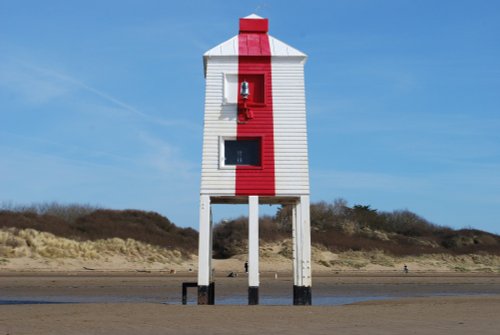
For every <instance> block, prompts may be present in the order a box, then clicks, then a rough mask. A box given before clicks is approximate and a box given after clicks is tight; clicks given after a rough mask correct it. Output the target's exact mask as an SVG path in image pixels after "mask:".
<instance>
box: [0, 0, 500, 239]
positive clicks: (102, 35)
mask: <svg viewBox="0 0 500 335" xmlns="http://www.w3.org/2000/svg"><path fill="white" fill-rule="evenodd" d="M253 12H255V13H257V14H259V15H261V16H263V17H268V18H269V20H270V33H271V35H273V36H275V37H277V38H278V39H280V40H283V41H284V42H286V43H288V44H290V45H292V46H293V47H295V48H297V49H299V50H301V51H303V52H305V53H307V54H308V56H309V59H308V62H307V64H306V96H307V108H308V126H309V146H310V148H309V149H310V171H311V192H312V193H311V197H312V201H320V200H325V201H333V200H334V199H336V198H344V199H346V200H347V201H348V202H349V204H350V205H354V204H364V205H371V207H372V208H376V209H378V210H384V211H391V210H394V209H409V210H411V211H413V212H416V213H417V214H419V215H421V216H423V217H425V218H426V219H428V220H429V221H431V222H434V223H436V224H441V225H447V226H451V227H454V228H462V227H468V226H472V227H476V228H479V229H484V230H488V231H491V232H496V233H500V37H499V36H500V35H499V34H498V32H499V31H500V2H498V1H494V0H491V1H483V0H475V1H472V0H471V1H460V0H453V1H452V0H450V1H444V0H441V1H431V0H420V1H417V0H414V1H409V0H406V1H405V0H385V1H384V0H381V1H368V0H365V1H362V0H349V1H348V0H343V1H333V0H331V1H308V2H306V1H215V0H211V1H184V2H181V1H176V2H168V1H125V0H120V1H49V0H47V1H23V0H18V1H14V0H12V1H9V0H0V202H6V203H14V204H29V203H32V202H51V201H57V202H61V203H82V204H93V205H100V206H103V207H109V208H117V209H122V208H136V209H143V210H153V211H157V212H159V213H161V214H164V215H166V216H167V217H168V218H170V219H171V220H172V221H173V222H175V223H176V224H178V225H180V226H192V227H195V228H197V226H198V201H199V186H200V163H201V146H202V128H203V107H204V106H203V103H204V78H203V65H202V54H203V53H204V52H205V51H206V50H208V49H210V48H211V47H213V46H215V45H217V44H219V43H221V42H223V41H225V40H226V39H228V38H230V37H232V36H234V35H235V34H237V30H238V18H239V17H244V16H247V15H248V14H250V13H253ZM271 210H272V209H263V212H264V213H267V212H270V211H271ZM216 211H217V212H216V214H217V217H218V218H222V217H230V216H235V215H238V214H244V211H245V209H244V208H241V207H238V206H236V207H228V206H226V207H221V208H219V209H216Z"/></svg>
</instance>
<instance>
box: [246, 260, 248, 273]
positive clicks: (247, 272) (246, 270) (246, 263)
mask: <svg viewBox="0 0 500 335" xmlns="http://www.w3.org/2000/svg"><path fill="white" fill-rule="evenodd" d="M245 273H248V262H245Z"/></svg>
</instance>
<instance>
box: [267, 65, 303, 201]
mask: <svg viewBox="0 0 500 335" xmlns="http://www.w3.org/2000/svg"><path fill="white" fill-rule="evenodd" d="M304 60H305V58H304V57H284V56H277V57H276V56H274V57H272V62H271V69H272V79H273V116H274V159H275V182H276V195H279V196H287V195H308V194H309V164H308V154H307V127H306V101H305V91H304Z"/></svg>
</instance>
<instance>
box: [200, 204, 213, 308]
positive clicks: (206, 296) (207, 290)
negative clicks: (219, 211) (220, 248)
mask: <svg viewBox="0 0 500 335" xmlns="http://www.w3.org/2000/svg"><path fill="white" fill-rule="evenodd" d="M211 240H212V225H211V222H210V196H208V195H202V196H201V197H200V235H199V244H198V305H208V304H211V303H212V304H213V293H211V290H212V289H213V285H212V288H211V284H212V283H211V276H212V274H211V262H212V249H211V245H212V242H211Z"/></svg>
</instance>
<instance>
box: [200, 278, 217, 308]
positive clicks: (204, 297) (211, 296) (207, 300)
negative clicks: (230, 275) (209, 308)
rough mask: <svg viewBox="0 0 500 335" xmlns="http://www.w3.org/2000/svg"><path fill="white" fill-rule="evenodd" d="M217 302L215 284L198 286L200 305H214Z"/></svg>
mask: <svg viewBox="0 0 500 335" xmlns="http://www.w3.org/2000/svg"><path fill="white" fill-rule="evenodd" d="M214 303H215V284H214V283H213V282H212V283H210V285H208V286H206V285H199V286H198V305H213V304H214Z"/></svg>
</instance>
